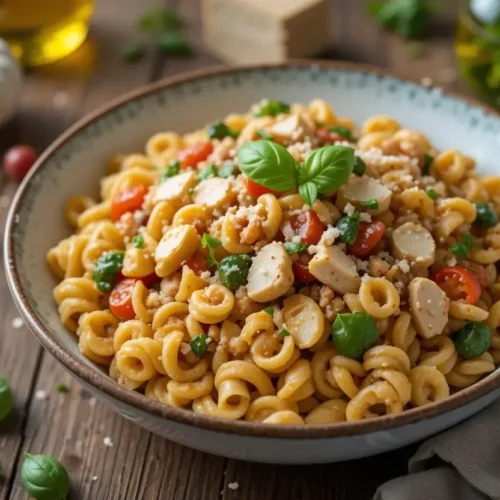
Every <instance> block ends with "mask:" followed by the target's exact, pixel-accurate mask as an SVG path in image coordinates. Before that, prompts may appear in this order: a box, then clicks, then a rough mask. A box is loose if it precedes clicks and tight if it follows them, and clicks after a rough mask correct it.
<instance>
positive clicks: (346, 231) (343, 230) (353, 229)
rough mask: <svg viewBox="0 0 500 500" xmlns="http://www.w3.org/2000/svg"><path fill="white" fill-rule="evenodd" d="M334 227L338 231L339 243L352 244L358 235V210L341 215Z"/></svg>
mask: <svg viewBox="0 0 500 500" xmlns="http://www.w3.org/2000/svg"><path fill="white" fill-rule="evenodd" d="M335 227H336V228H337V229H338V230H339V231H340V235H339V237H338V240H339V241H340V242H341V243H347V244H348V245H352V244H353V243H354V242H355V241H356V238H357V237H358V231H359V212H354V213H353V214H352V215H346V216H345V217H342V219H340V220H339V221H338V222H337V224H336V226H335Z"/></svg>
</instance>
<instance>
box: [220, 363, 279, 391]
mask: <svg viewBox="0 0 500 500" xmlns="http://www.w3.org/2000/svg"><path fill="white" fill-rule="evenodd" d="M229 379H241V380H244V381H245V382H248V383H249V384H252V385H253V386H255V388H256V389H257V391H258V392H259V394H260V395H261V396H273V395H274V394H275V390H274V387H273V384H272V383H271V381H270V380H269V377H268V376H267V375H266V373H265V372H264V370H262V369H261V368H259V367H258V366H257V365H254V364H253V363H249V362H247V361H239V360H235V361H229V363H225V364H223V365H222V366H221V367H220V368H219V370H218V371H217V374H216V375H215V387H216V389H217V390H218V388H219V386H220V384H221V383H222V382H223V381H224V380H229Z"/></svg>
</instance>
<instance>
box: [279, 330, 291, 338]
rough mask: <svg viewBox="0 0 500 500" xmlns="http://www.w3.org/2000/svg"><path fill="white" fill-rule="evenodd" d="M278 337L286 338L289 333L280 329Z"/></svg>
mask: <svg viewBox="0 0 500 500" xmlns="http://www.w3.org/2000/svg"><path fill="white" fill-rule="evenodd" d="M278 335H279V336H280V337H288V336H289V335H290V332H289V331H288V330H287V329H286V328H282V329H281V330H280V331H279V333H278Z"/></svg>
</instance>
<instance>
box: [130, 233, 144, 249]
mask: <svg viewBox="0 0 500 500" xmlns="http://www.w3.org/2000/svg"><path fill="white" fill-rule="evenodd" d="M132 245H133V246H134V248H138V249H139V250H142V249H143V248H144V236H142V234H138V235H137V236H134V237H133V238H132Z"/></svg>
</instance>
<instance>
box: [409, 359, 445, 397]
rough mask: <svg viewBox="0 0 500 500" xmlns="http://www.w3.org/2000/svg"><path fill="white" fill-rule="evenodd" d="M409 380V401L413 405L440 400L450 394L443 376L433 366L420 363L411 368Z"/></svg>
mask: <svg viewBox="0 0 500 500" xmlns="http://www.w3.org/2000/svg"><path fill="white" fill-rule="evenodd" d="M410 382H411V388H412V396H411V402H412V404H413V405H415V406H423V405H426V404H429V403H432V402H434V401H441V400H442V399H446V398H447V397H449V395H450V388H449V386H448V382H447V381H446V378H445V376H444V375H443V374H442V373H441V372H440V371H439V370H438V369H437V368H436V367H435V366H427V365H420V366H416V367H415V368H412V370H411V373H410Z"/></svg>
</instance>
